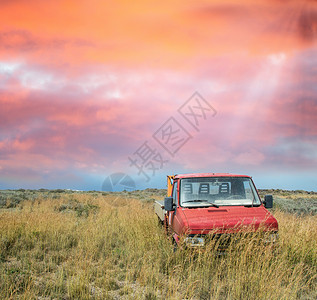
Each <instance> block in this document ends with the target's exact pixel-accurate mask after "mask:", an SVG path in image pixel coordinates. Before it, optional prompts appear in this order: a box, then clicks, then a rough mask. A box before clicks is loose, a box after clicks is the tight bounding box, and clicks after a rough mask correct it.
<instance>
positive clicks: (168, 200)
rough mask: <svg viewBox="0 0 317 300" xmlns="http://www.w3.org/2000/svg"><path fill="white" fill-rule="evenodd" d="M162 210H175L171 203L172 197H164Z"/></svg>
mask: <svg viewBox="0 0 317 300" xmlns="http://www.w3.org/2000/svg"><path fill="white" fill-rule="evenodd" d="M164 209H165V210H167V211H172V210H174V209H175V205H174V203H173V197H166V198H165V199H164Z"/></svg>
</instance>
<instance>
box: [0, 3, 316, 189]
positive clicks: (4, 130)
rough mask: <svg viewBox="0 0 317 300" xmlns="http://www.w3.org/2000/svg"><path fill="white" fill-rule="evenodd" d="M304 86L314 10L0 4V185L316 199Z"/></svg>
mask: <svg viewBox="0 0 317 300" xmlns="http://www.w3.org/2000/svg"><path fill="white" fill-rule="evenodd" d="M316 83H317V1H313V0H284V1H282V0H258V1H251V0H241V1H239V2H238V1H233V0H221V1H220V0H202V1H193V0H189V1H180V0H171V1H153V0H147V1H143V0H141V1H123V0H116V1H114V0H109V1H101V0H89V1H88V0H81V1H74V0H65V1H62V0H54V1H51V0H47V1H41V0H28V1H26V0H10V1H8V0H5V1H0V189H19V188H30V189H37V188H50V189H55V188H69V189H78V190H102V189H107V188H108V189H109V186H111V187H113V188H114V189H115V186H117V188H118V187H119V186H120V187H122V186H124V187H125V188H126V189H131V188H137V189H143V188H147V187H153V188H165V186H166V175H168V174H181V173H195V172H221V173H227V172H229V173H237V174H246V175H250V176H252V177H253V179H254V181H255V184H256V186H257V187H258V188H281V189H291V190H295V189H304V190H309V191H310V190H314V191H317V176H316V174H317V172H316V170H317V122H316V115H317V84H316ZM109 180H110V181H109ZM109 182H110V183H109Z"/></svg>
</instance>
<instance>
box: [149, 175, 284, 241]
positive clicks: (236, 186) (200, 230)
mask: <svg viewBox="0 0 317 300" xmlns="http://www.w3.org/2000/svg"><path fill="white" fill-rule="evenodd" d="M167 181H168V194H167V197H166V198H165V200H164V203H163V202H162V201H156V203H155V212H156V214H157V216H158V217H159V219H160V221H161V222H162V223H163V224H164V226H165V228H166V229H167V232H168V233H169V234H171V235H172V237H173V240H174V241H175V243H176V244H178V243H179V241H180V239H181V237H184V239H185V241H186V244H187V246H190V247H192V246H193V247H200V246H204V244H205V239H206V237H207V236H210V235H213V236H221V235H223V234H226V235H228V234H229V235H230V234H235V233H238V232H256V231H258V230H259V229H261V230H262V231H269V232H270V234H271V236H272V237H271V239H272V240H274V239H276V236H277V232H278V223H277V220H276V219H275V218H274V216H273V215H272V214H271V213H270V212H269V211H268V210H267V208H271V207H272V206H273V198H272V196H271V195H266V196H265V198H264V201H261V199H260V197H259V194H258V192H257V189H256V187H255V185H254V183H253V180H252V178H251V177H250V176H247V175H236V174H228V173H195V174H181V175H175V176H167Z"/></svg>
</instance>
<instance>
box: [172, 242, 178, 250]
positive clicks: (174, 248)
mask: <svg viewBox="0 0 317 300" xmlns="http://www.w3.org/2000/svg"><path fill="white" fill-rule="evenodd" d="M177 250H178V245H177V243H176V241H175V240H174V239H173V253H175V252H177Z"/></svg>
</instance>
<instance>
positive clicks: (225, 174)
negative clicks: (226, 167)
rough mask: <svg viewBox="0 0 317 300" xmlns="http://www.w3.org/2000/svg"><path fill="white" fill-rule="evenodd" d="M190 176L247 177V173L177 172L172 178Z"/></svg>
mask: <svg viewBox="0 0 317 300" xmlns="http://www.w3.org/2000/svg"><path fill="white" fill-rule="evenodd" d="M192 177H248V178H251V176H249V175H239V174H231V173H191V174H177V175H175V176H174V179H181V178H192Z"/></svg>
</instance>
